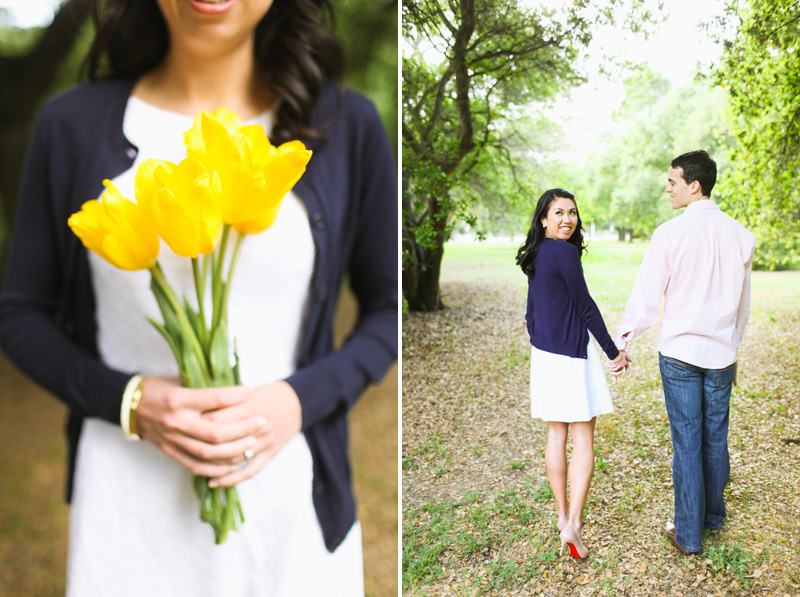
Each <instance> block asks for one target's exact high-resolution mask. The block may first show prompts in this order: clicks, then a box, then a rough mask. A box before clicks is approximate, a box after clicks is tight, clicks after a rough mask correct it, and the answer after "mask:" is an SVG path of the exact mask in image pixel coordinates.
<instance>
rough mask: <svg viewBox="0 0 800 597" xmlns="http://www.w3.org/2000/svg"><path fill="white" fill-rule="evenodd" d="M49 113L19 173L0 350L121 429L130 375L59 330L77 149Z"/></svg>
mask: <svg viewBox="0 0 800 597" xmlns="http://www.w3.org/2000/svg"><path fill="white" fill-rule="evenodd" d="M53 112H54V111H53V110H48V109H47V108H45V110H43V113H42V116H41V117H40V119H39V122H38V123H37V126H36V128H35V131H34V134H33V136H32V138H31V142H30V148H29V151H28V155H27V158H26V165H25V168H24V171H23V177H22V184H21V187H20V189H21V191H20V198H19V201H18V204H17V215H16V221H15V225H14V232H13V237H12V243H11V248H10V253H9V259H8V265H7V270H6V277H5V284H4V287H3V293H2V296H1V297H0V343H1V344H2V347H3V350H4V351H5V353H6V354H7V355H8V357H9V358H10V359H11V360H12V361H14V363H16V365H17V366H18V367H19V368H20V369H21V370H22V371H23V372H25V373H26V374H27V375H28V376H30V377H31V378H32V379H33V380H34V381H36V382H37V383H39V384H40V385H42V386H43V387H44V388H46V389H47V390H49V391H50V392H51V393H53V394H55V395H56V396H57V397H58V398H59V399H60V400H62V401H63V402H65V403H66V404H67V405H68V406H69V407H70V408H71V409H73V410H75V411H77V412H79V413H81V414H83V415H86V416H97V417H102V418H103V419H105V420H107V421H109V422H112V423H117V424H118V422H119V408H120V403H121V399H122V392H123V390H124V388H125V384H126V383H127V381H128V379H129V378H130V374H129V373H126V372H120V371H115V370H112V369H110V368H108V367H107V366H105V365H104V364H103V363H101V362H100V360H99V359H98V358H97V357H96V356H95V355H93V354H92V353H91V350H90V349H89V348H87V347H86V346H81V345H80V343H79V342H78V341H76V339H75V338H76V337H77V335H78V334H79V333H80V330H70V331H71V332H72V333H71V334H70V333H68V332H67V330H65V327H67V326H66V325H64V323H63V322H64V321H65V320H64V315H65V313H64V312H63V305H64V287H65V285H67V284H68V283H69V282H72V283H74V282H75V280H74V279H73V280H67V279H66V278H65V272H66V271H68V270H69V269H70V265H71V264H70V263H69V256H70V251H69V250H68V245H67V240H66V239H67V235H68V234H71V233H70V231H69V229H68V227H67V217H66V216H68V210H69V199H70V198H69V196H68V192H69V191H68V190H67V189H68V188H69V183H68V180H69V176H70V172H71V169H72V168H71V166H72V164H71V160H72V159H73V158H75V157H76V154H79V153H80V152H81V148H76V147H73V148H71V151H67V150H66V149H67V148H64V147H62V146H63V145H65V142H64V138H65V137H67V135H60V134H59V132H60V130H61V129H60V128H59V126H58V122H57V117H56V116H54V115H53ZM62 128H63V127H62ZM87 198H88V197H87ZM62 216H63V217H62ZM62 220H63V221H62ZM79 307H80V306H79ZM71 323H72V322H67V325H69V324H71ZM84 336H85V334H84Z"/></svg>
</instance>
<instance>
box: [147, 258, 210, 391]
mask: <svg viewBox="0 0 800 597" xmlns="http://www.w3.org/2000/svg"><path fill="white" fill-rule="evenodd" d="M149 271H150V275H151V276H153V280H154V281H155V283H156V284H158V286H159V287H160V288H161V290H163V291H164V294H165V295H166V297H167V300H168V301H169V302H170V305H172V309H173V311H174V312H175V316H176V317H177V318H178V321H179V322H180V324H181V327H183V328H184V335H186V336H187V337H188V338H191V343H192V347H191V348H192V350H193V351H194V353H195V355H196V356H197V359H198V361H199V363H200V366H201V367H202V368H203V377H205V379H206V383H207V384H208V385H207V387H211V374H210V373H209V371H208V361H207V359H206V357H205V351H204V350H203V347H202V346H201V345H200V341H199V340H198V338H197V336H196V335H195V333H194V330H193V329H192V324H191V323H190V322H189V319H188V318H187V317H186V313H185V312H184V310H183V306H182V305H181V303H180V301H179V300H178V297H177V296H175V291H174V290H172V287H171V286H170V285H169V282H167V278H166V276H164V272H163V271H162V270H161V265H160V264H159V263H158V261H156V264H155V265H154V266H153V267H151V268H149ZM176 356H177V355H176Z"/></svg>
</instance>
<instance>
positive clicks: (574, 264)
mask: <svg viewBox="0 0 800 597" xmlns="http://www.w3.org/2000/svg"><path fill="white" fill-rule="evenodd" d="M534 265H535V268H536V273H535V274H534V276H533V277H532V278H528V309H527V311H526V313H525V323H526V325H527V327H528V334H529V335H530V338H531V344H532V345H533V346H535V347H536V348H538V349H539V350H544V351H546V352H553V353H556V354H563V355H566V356H568V357H575V358H581V359H585V358H586V347H587V345H588V343H589V331H591V332H592V335H593V336H594V337H595V339H597V341H598V342H599V343H600V346H601V348H602V349H603V351H604V352H605V353H606V355H608V358H609V359H612V360H613V359H615V358H617V356H618V355H619V350H618V349H617V347H616V346H615V345H614V341H613V340H612V339H611V336H610V335H609V334H608V330H607V329H606V324H605V323H604V322H603V316H602V315H600V310H599V309H598V308H597V305H596V304H595V302H594V300H593V299H592V297H591V296H590V295H589V289H588V288H587V286H586V280H585V279H584V277H583V269H582V268H581V259H580V253H579V249H578V247H576V246H575V245H573V244H572V243H568V242H566V241H562V240H556V239H552V238H545V239H544V240H543V241H542V244H541V245H539V251H538V252H537V253H536V258H535V260H534ZM587 328H588V331H587Z"/></svg>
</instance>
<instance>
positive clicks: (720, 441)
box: [658, 353, 736, 551]
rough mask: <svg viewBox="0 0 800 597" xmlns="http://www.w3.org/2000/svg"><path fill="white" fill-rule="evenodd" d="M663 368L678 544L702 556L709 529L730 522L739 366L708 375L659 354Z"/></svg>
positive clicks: (731, 366) (662, 376)
mask: <svg viewBox="0 0 800 597" xmlns="http://www.w3.org/2000/svg"><path fill="white" fill-rule="evenodd" d="M658 365H659V368H660V369H661V384H662V386H663V387H664V401H665V402H666V405H667V415H668V416H669V426H670V431H671V433H672V447H673V459H672V484H673V486H674V489H675V520H674V523H675V539H676V540H677V541H678V543H680V544H681V545H682V546H683V547H684V549H687V550H688V551H700V548H701V543H700V535H701V534H702V532H703V529H704V528H706V529H718V528H720V527H721V526H722V521H723V520H724V519H725V498H724V497H723V492H724V491H725V485H727V483H728V478H729V477H730V470H731V466H730V458H729V456H728V421H729V412H730V410H729V403H730V397H731V388H732V386H733V378H734V375H735V372H736V363H734V364H732V365H730V366H728V367H725V368H724V369H703V368H702V367H696V366H695V365H691V364H689V363H684V362H683V361H679V360H677V359H674V358H672V357H665V356H664V355H662V354H660V353H659V355H658Z"/></svg>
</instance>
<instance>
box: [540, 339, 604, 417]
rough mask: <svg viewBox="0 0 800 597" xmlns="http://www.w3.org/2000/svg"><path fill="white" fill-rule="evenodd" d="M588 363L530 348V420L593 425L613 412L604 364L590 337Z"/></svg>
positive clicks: (585, 360)
mask: <svg viewBox="0 0 800 597" xmlns="http://www.w3.org/2000/svg"><path fill="white" fill-rule="evenodd" d="M586 357H587V358H585V359H579V358H573V357H568V356H565V355H561V354H555V353H552V352H546V351H544V350H539V349H538V348H536V347H535V346H531V416H532V417H534V418H536V419H542V420H543V421H561V422H565V423H574V422H577V421H591V420H592V418H594V417H596V416H598V415H604V414H608V413H611V412H614V405H613V404H612V402H611V392H610V391H609V389H608V382H607V381H606V375H605V372H604V370H603V362H602V361H601V360H600V355H598V354H597V348H596V347H595V346H594V338H593V337H592V335H591V334H589V343H588V345H587V347H586Z"/></svg>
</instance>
